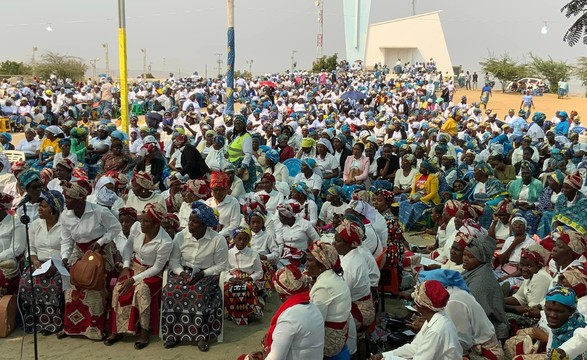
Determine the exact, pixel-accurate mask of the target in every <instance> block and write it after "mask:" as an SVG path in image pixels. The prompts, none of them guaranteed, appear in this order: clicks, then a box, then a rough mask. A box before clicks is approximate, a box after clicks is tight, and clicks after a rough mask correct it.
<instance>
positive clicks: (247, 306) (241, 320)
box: [224, 270, 263, 325]
mask: <svg viewBox="0 0 587 360" xmlns="http://www.w3.org/2000/svg"><path fill="white" fill-rule="evenodd" d="M231 275H232V276H233V277H235V278H237V279H245V278H247V277H248V276H249V274H247V273H243V272H240V271H238V270H237V271H233V272H232V274H231ZM257 289H258V288H257V286H256V284H255V283H254V282H252V281H247V282H243V283H239V284H231V283H229V282H226V283H225V284H224V304H225V307H226V312H227V313H228V315H230V317H231V318H232V320H233V321H234V322H235V323H236V324H237V325H248V323H249V316H251V315H256V316H263V308H262V305H261V299H260V297H259V294H258V290H257Z"/></svg>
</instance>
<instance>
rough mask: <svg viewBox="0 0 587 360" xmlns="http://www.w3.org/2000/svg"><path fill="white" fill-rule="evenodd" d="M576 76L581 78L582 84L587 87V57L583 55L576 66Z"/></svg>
mask: <svg viewBox="0 0 587 360" xmlns="http://www.w3.org/2000/svg"><path fill="white" fill-rule="evenodd" d="M575 76H576V77H577V78H578V79H579V80H581V84H582V85H583V86H584V87H587V57H585V56H582V57H580V58H579V61H578V62H577V66H575Z"/></svg>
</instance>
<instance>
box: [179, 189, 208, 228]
mask: <svg viewBox="0 0 587 360" xmlns="http://www.w3.org/2000/svg"><path fill="white" fill-rule="evenodd" d="M181 196H182V197H183V202H182V203H181V206H180V207H179V213H178V215H177V216H178V217H179V225H180V226H181V228H182V229H185V228H186V227H187V226H188V222H189V220H190V216H191V214H192V203H194V202H195V201H198V200H206V199H208V198H209V197H210V187H209V186H208V184H207V183H206V182H205V181H204V180H191V179H190V180H188V181H187V182H186V183H185V184H183V185H182V186H181Z"/></svg>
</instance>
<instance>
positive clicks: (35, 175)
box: [18, 169, 41, 190]
mask: <svg viewBox="0 0 587 360" xmlns="http://www.w3.org/2000/svg"><path fill="white" fill-rule="evenodd" d="M35 180H39V181H40V180H41V175H40V174H39V172H38V171H37V170H32V169H29V170H25V171H23V172H21V173H20V174H19V175H18V182H19V183H20V186H22V188H23V189H25V190H26V188H27V187H28V186H29V185H30V184H31V183H32V182H33V181H35Z"/></svg>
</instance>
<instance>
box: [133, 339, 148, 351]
mask: <svg viewBox="0 0 587 360" xmlns="http://www.w3.org/2000/svg"><path fill="white" fill-rule="evenodd" d="M147 345H149V340H147V342H140V341H135V349H137V350H142V349H144V348H146V347H147Z"/></svg>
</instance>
